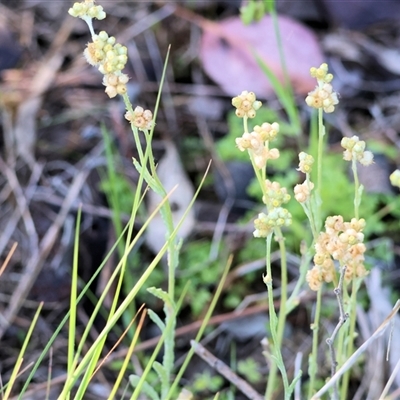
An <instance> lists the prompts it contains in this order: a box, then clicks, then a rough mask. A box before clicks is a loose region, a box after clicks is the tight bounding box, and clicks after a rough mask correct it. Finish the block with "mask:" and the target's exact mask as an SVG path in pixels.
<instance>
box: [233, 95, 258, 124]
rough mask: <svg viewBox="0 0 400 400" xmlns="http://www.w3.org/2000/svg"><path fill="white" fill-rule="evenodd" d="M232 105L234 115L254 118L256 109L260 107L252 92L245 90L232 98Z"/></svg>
mask: <svg viewBox="0 0 400 400" xmlns="http://www.w3.org/2000/svg"><path fill="white" fill-rule="evenodd" d="M232 105H233V106H234V107H235V108H236V116H238V117H239V118H243V117H247V118H254V117H255V116H256V111H257V110H259V109H260V107H261V101H257V100H256V95H255V94H254V93H253V92H248V91H247V90H245V91H243V92H242V93H241V94H240V95H239V96H236V97H234V98H233V99H232Z"/></svg>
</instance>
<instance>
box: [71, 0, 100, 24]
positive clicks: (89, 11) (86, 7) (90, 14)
mask: <svg viewBox="0 0 400 400" xmlns="http://www.w3.org/2000/svg"><path fill="white" fill-rule="evenodd" d="M94 3H95V1H94V0H85V1H83V2H82V3H74V5H73V6H72V7H71V8H70V9H69V10H68V14H69V15H71V16H73V17H76V18H82V19H83V20H87V19H92V18H96V19H98V20H102V19H104V18H105V17H106V13H105V12H104V11H103V7H102V6H95V5H94Z"/></svg>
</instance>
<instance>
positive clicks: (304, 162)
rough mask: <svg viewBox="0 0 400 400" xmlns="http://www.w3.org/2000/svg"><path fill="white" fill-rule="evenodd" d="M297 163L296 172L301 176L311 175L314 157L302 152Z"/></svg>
mask: <svg viewBox="0 0 400 400" xmlns="http://www.w3.org/2000/svg"><path fill="white" fill-rule="evenodd" d="M299 161H300V162H299V168H298V171H301V172H302V173H303V174H309V173H311V170H312V165H313V164H314V157H313V156H312V155H310V154H307V153H305V152H304V151H302V152H301V153H300V154H299Z"/></svg>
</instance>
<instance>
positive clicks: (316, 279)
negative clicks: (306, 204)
mask: <svg viewBox="0 0 400 400" xmlns="http://www.w3.org/2000/svg"><path fill="white" fill-rule="evenodd" d="M364 227H365V220H364V219H363V218H361V219H356V218H353V219H352V220H351V221H350V222H344V221H343V217H342V216H340V215H339V216H333V217H328V218H327V219H326V221H325V232H321V233H320V234H319V236H318V239H317V242H316V244H315V256H314V267H313V268H312V269H311V270H310V271H308V273H307V282H308V284H309V286H310V288H311V289H312V290H318V289H319V288H320V287H321V285H322V283H323V282H332V280H333V279H334V276H335V274H336V271H335V264H334V261H338V262H339V264H340V265H341V266H346V272H345V280H346V281H347V282H349V281H350V280H351V279H353V278H356V277H363V276H365V275H366V274H367V271H366V269H365V266H364V253H365V250H366V248H365V245H364V243H363V240H364V234H363V233H362V230H363V229H364Z"/></svg>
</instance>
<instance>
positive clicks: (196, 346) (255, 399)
mask: <svg viewBox="0 0 400 400" xmlns="http://www.w3.org/2000/svg"><path fill="white" fill-rule="evenodd" d="M190 344H191V346H192V347H193V350H194V351H195V353H196V354H197V355H198V356H199V357H201V358H202V359H203V360H204V361H205V362H206V363H207V364H208V365H210V366H211V367H212V368H214V369H215V370H216V371H217V372H219V373H220V374H221V375H222V376H224V377H225V378H226V379H228V381H229V382H231V383H232V384H233V385H235V386H236V387H237V388H238V389H239V390H240V391H241V392H242V393H243V394H244V395H245V396H246V397H247V398H249V399H251V400H264V397H263V396H262V395H261V394H259V393H258V392H256V391H255V390H254V389H253V388H252V387H251V386H250V385H249V384H248V383H247V382H246V381H245V380H243V379H242V378H239V376H237V375H236V374H235V373H234V372H233V371H232V370H231V369H230V368H229V367H228V366H227V365H226V364H225V363H224V362H222V361H221V360H219V359H218V358H217V357H215V356H214V355H213V354H211V353H210V352H209V351H208V350H206V349H205V348H204V347H203V346H202V345H201V344H200V343H197V342H195V341H194V340H191V341H190Z"/></svg>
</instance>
